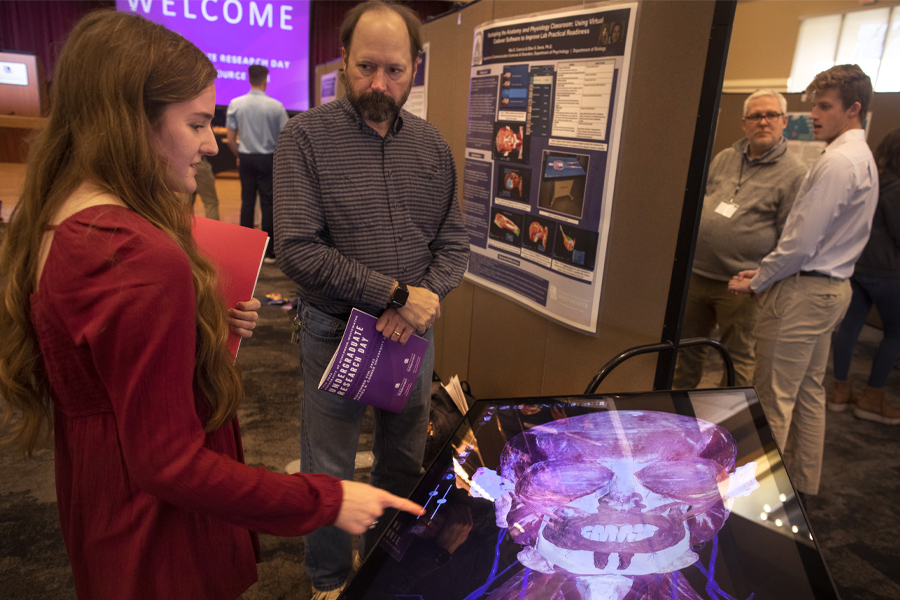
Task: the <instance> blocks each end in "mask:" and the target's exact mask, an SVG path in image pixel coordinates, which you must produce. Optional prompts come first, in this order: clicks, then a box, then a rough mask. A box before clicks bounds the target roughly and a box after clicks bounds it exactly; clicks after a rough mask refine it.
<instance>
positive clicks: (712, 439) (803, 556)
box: [341, 388, 838, 600]
mask: <svg viewBox="0 0 900 600" xmlns="http://www.w3.org/2000/svg"><path fill="white" fill-rule="evenodd" d="M411 498H412V499H413V500H415V501H416V502H418V503H420V504H422V505H423V506H424V507H425V509H426V512H425V515H424V516H422V517H419V518H416V517H414V516H412V515H407V514H401V515H399V516H398V517H397V518H396V519H395V520H394V521H393V523H392V524H391V526H390V527H389V528H388V530H387V531H386V532H385V534H384V536H383V537H382V538H381V540H380V541H379V543H378V545H377V546H376V547H375V549H374V550H373V551H372V553H371V554H370V556H369V557H368V558H367V560H366V561H365V563H364V564H363V566H362V567H361V568H360V570H359V572H358V573H357V574H356V576H355V577H354V579H353V580H352V581H351V582H350V584H349V585H348V586H347V588H346V589H345V590H344V593H343V594H342V596H341V598H346V599H350V598H365V599H369V598H372V599H374V598H384V599H388V598H390V599H399V598H403V599H423V600H432V599H433V600H478V599H485V600H539V599H540V600H599V599H604V600H605V599H609V600H619V599H623V600H624V599H635V600H650V599H659V600H663V599H666V600H672V599H690V600H699V599H704V600H732V599H735V600H748V599H750V598H759V599H762V598H767V599H768V598H775V599H777V598H784V599H788V600H805V599H813V598H815V599H826V598H827V599H836V598H837V597H838V596H837V594H836V592H835V591H834V586H833V584H832V582H831V579H830V577H829V575H828V572H827V570H826V568H825V565H824V563H823V561H822V558H821V556H820V554H819V552H818V550H817V548H816V545H815V540H814V538H813V534H812V532H811V531H810V529H809V527H808V525H807V521H806V519H805V516H804V514H803V511H802V509H801V506H800V504H799V503H798V502H797V500H796V498H795V493H794V490H793V488H792V486H791V483H790V480H789V479H788V477H787V474H786V472H785V470H784V466H783V464H782V462H781V458H780V455H779V453H778V450H777V448H776V446H775V443H774V441H773V439H772V436H771V432H770V430H769V427H768V425H767V423H766V420H765V416H764V415H763V412H762V409H761V408H760V406H759V403H758V400H757V398H756V395H755V392H754V391H753V390H752V389H748V388H731V389H725V390H698V391H690V392H652V393H645V394H626V395H603V396H576V397H542V398H527V399H522V398H518V399H507V400H482V401H479V402H477V403H476V404H475V405H474V406H473V407H472V409H471V410H470V411H469V412H468V414H467V415H466V418H465V419H464V420H463V423H462V424H461V425H460V427H459V428H458V429H457V431H456V432H455V434H454V435H453V437H452V438H451V440H450V442H449V443H448V445H447V446H446V447H445V448H444V449H443V450H442V452H441V453H440V455H439V456H438V458H437V459H436V461H435V462H434V463H433V464H432V466H431V468H430V469H429V470H428V471H427V473H426V474H425V477H424V478H423V479H422V481H421V482H420V484H419V485H418V487H417V488H416V489H415V491H414V492H413V494H412V495H411Z"/></svg>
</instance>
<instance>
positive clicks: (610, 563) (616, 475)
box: [473, 411, 758, 599]
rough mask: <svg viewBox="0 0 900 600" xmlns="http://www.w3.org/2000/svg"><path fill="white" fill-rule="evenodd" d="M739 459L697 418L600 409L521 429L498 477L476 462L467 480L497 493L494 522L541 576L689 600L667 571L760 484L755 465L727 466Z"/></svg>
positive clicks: (601, 590)
mask: <svg viewBox="0 0 900 600" xmlns="http://www.w3.org/2000/svg"><path fill="white" fill-rule="evenodd" d="M735 456H736V446H735V442H734V439H733V438H732V436H731V434H730V433H729V432H728V431H727V430H725V429H724V428H723V427H721V426H719V425H715V424H713V423H709V422H707V421H703V420H701V419H696V418H693V417H686V416H681V415H675V414H669V413H661V412H653V411H612V412H598V413H591V414H586V415H581V416H576V417H570V418H565V419H560V420H557V421H554V422H552V423H548V424H545V425H541V426H538V427H534V428H532V429H530V430H528V431H525V432H523V433H521V434H519V435H517V436H516V437H514V438H512V439H511V440H509V442H508V443H507V444H506V447H505V448H504V450H503V453H502V455H501V461H500V467H499V475H498V473H496V472H494V471H490V470H487V469H479V472H478V473H476V474H475V477H474V478H473V480H474V481H476V483H477V484H478V485H479V486H480V487H481V488H483V489H485V490H486V491H487V496H492V497H493V498H492V499H494V501H495V502H494V508H495V513H496V518H497V525H498V526H499V527H502V528H507V529H508V531H509V534H510V535H511V536H513V537H514V538H515V540H516V542H517V543H519V544H522V545H523V546H524V548H523V549H522V551H521V552H519V554H518V559H519V562H521V563H522V564H523V565H524V566H525V567H527V568H528V569H531V570H533V571H536V572H537V574H539V576H540V575H543V576H544V578H545V579H547V577H548V576H549V577H552V579H553V580H554V581H556V582H557V583H560V582H567V583H566V585H567V586H568V587H571V588H572V589H573V590H576V589H577V590H578V591H579V593H580V597H582V598H585V599H586V598H624V597H626V596H628V597H641V598H656V597H660V598H662V597H666V598H694V597H699V596H696V595H695V594H694V591H693V590H692V589H691V588H690V585H688V584H687V583H686V582H684V581H681V582H675V581H674V580H673V578H672V576H668V575H665V574H670V573H674V572H676V571H679V570H680V569H683V568H685V567H687V566H689V565H691V564H693V563H694V562H696V561H697V560H698V555H697V554H696V553H695V552H694V551H693V550H692V547H696V546H697V545H698V544H703V543H705V542H708V541H710V540H711V539H713V537H714V536H715V535H716V534H717V533H718V531H719V530H720V529H721V528H722V525H723V524H724V523H725V520H726V519H727V518H728V515H729V514H730V509H731V506H732V504H733V502H734V498H735V497H736V496H741V495H746V494H749V493H750V492H751V491H752V490H753V489H755V488H756V487H758V483H757V482H756V479H755V473H756V464H755V463H749V464H747V465H744V466H743V467H741V468H738V469H737V470H735V468H734V463H735ZM661 574H663V575H661ZM651 581H655V582H656V583H655V584H653V585H651V586H650V587H652V588H654V589H655V590H656V591H655V592H648V591H647V589H646V588H647V587H648V585H649V583H648V582H651ZM509 583H510V585H506V586H503V588H511V587H513V586H512V583H513V582H509ZM547 584H549V580H548V579H547ZM516 586H517V587H518V586H519V585H518V584H516ZM526 587H529V586H528V585H527V581H526V582H525V584H524V585H523V586H521V590H520V591H524V589H525V588H526ZM637 588H643V589H644V591H643V592H638V591H637ZM496 591H497V592H500V593H499V594H492V598H495V597H503V596H505V594H504V592H503V590H502V589H498V590H496ZM512 591H513V590H512V589H507V590H506V592H507V593H510V592H512ZM517 593H518V592H517ZM519 597H522V596H519ZM548 597H549V596H548ZM566 597H567V598H568V597H569V596H568V595H566ZM576 597H577V596H576Z"/></svg>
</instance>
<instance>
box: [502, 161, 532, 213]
mask: <svg viewBox="0 0 900 600" xmlns="http://www.w3.org/2000/svg"><path fill="white" fill-rule="evenodd" d="M496 181H497V190H496V192H495V193H496V195H497V198H504V199H506V200H516V201H518V202H524V203H525V204H528V200H529V198H530V196H531V169H528V168H526V167H513V166H509V165H504V164H498V166H497V177H496Z"/></svg>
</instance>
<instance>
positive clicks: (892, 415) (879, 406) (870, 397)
mask: <svg viewBox="0 0 900 600" xmlns="http://www.w3.org/2000/svg"><path fill="white" fill-rule="evenodd" d="M853 415H854V416H855V417H857V418H858V419H865V420H866V421H875V422H876V423H884V424H885V425H900V410H897V409H896V408H894V407H893V406H891V405H890V404H888V402H887V400H886V399H885V397H884V388H870V387H869V386H866V389H865V390H864V391H863V395H862V396H860V397H859V400H858V402H857V406H856V408H855V409H854V410H853Z"/></svg>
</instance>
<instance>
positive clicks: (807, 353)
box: [728, 65, 878, 497]
mask: <svg viewBox="0 0 900 600" xmlns="http://www.w3.org/2000/svg"><path fill="white" fill-rule="evenodd" d="M806 92H807V94H810V95H811V96H812V97H813V108H812V112H811V114H810V117H811V118H812V123H813V132H814V135H815V139H817V140H822V141H824V142H825V143H826V144H827V146H826V147H825V152H823V153H822V156H820V157H819V159H818V160H817V161H816V162H815V164H813V166H812V168H811V169H810V170H809V172H808V173H807V174H806V178H805V179H804V180H803V183H802V185H801V186H800V191H799V192H798V193H797V198H796V200H794V206H793V207H792V208H791V212H790V214H789V215H788V218H787V222H786V223H785V224H784V231H783V232H782V234H781V238H780V239H779V240H778V245H777V246H776V247H775V249H774V250H773V251H772V252H770V253H769V254H768V255H766V257H765V258H763V260H762V263H761V264H760V268H758V269H754V270H747V271H741V272H740V273H738V274H737V275H735V276H734V279H732V280H731V282H729V284H728V289H729V291H731V292H733V293H739V294H750V293H757V294H758V293H760V292H763V291H765V292H766V295H765V298H763V300H762V302H761V305H760V309H759V314H758V316H757V321H756V329H755V334H756V376H755V381H754V383H755V386H756V390H757V392H758V393H759V400H760V404H761V405H762V407H763V410H765V413H766V417H767V419H768V421H769V425H770V426H771V428H772V435H773V436H774V437H775V441H776V442H777V443H778V446H779V448H780V449H781V452H782V454H783V456H784V462H785V466H786V467H787V470H788V473H789V474H790V476H791V480H792V481H793V483H794V485H795V486H796V487H797V489H798V490H799V491H800V493H801V494H804V495H805V494H817V493H818V491H819V479H820V477H821V474H822V451H823V447H824V443H825V389H824V387H823V386H822V380H823V379H824V378H825V365H826V363H827V362H828V351H829V348H830V346H831V332H832V331H834V329H835V327H836V326H837V324H838V323H840V321H841V319H842V318H843V317H844V313H845V312H846V311H847V306H848V305H849V304H850V294H851V292H850V282H849V281H847V280H848V279H849V277H850V276H851V275H852V274H853V265H854V264H855V263H856V260H857V259H858V258H859V255H860V254H861V253H862V250H863V248H864V247H865V245H866V242H867V241H868V239H869V231H870V229H871V226H872V215H873V214H874V213H875V206H876V204H877V203H878V168H877V167H876V166H875V159H874V158H873V157H872V151H871V150H869V146H868V144H866V136H865V133H864V132H863V130H862V120H863V118H864V117H865V114H866V111H867V110H868V108H869V102H870V101H871V99H872V82H871V81H870V80H869V77H868V76H867V75H866V74H865V73H864V72H863V70H862V69H860V68H859V66H857V65H837V66H835V67H832V68H830V69H828V70H827V71H822V72H821V73H819V74H818V75H816V77H815V79H814V80H813V81H812V83H810V84H809V86H808V87H807V88H806ZM801 497H803V496H801Z"/></svg>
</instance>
